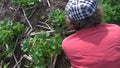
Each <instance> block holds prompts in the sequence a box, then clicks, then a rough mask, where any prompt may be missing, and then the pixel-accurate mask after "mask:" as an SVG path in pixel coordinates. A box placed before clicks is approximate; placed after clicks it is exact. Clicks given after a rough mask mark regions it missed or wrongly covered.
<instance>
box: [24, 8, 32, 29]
mask: <svg viewBox="0 0 120 68" xmlns="http://www.w3.org/2000/svg"><path fill="white" fill-rule="evenodd" d="M22 11H23V15H24V17H25V19H26V21H27V23H28V25H29V26H30V28H31V29H33V27H32V25H31V23H30V21H29V20H28V18H27V16H26V14H25V10H24V9H23V8H22Z"/></svg>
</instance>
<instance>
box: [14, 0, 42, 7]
mask: <svg viewBox="0 0 120 68" xmlns="http://www.w3.org/2000/svg"><path fill="white" fill-rule="evenodd" d="M12 1H13V3H14V4H17V5H20V6H30V5H34V4H35V3H40V2H41V0H12Z"/></svg>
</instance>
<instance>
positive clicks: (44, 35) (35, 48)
mask: <svg viewBox="0 0 120 68" xmlns="http://www.w3.org/2000/svg"><path fill="white" fill-rule="evenodd" d="M61 41H62V37H61V35H59V34H54V35H51V34H50V33H49V32H46V31H41V32H40V33H39V34H37V35H35V36H34V37H33V38H32V37H31V38H28V39H26V40H25V41H24V42H23V43H22V44H21V50H23V51H24V52H26V53H28V54H30V55H31V56H32V58H33V61H34V63H33V65H31V66H30V67H31V68H33V67H34V68H46V67H47V66H48V65H49V64H51V63H52V61H51V60H52V58H53V57H54V56H55V55H56V54H59V53H60V52H61Z"/></svg>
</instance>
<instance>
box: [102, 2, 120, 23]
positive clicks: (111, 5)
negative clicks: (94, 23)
mask: <svg viewBox="0 0 120 68" xmlns="http://www.w3.org/2000/svg"><path fill="white" fill-rule="evenodd" d="M119 3H120V0H115V1H113V0H104V1H103V9H104V17H103V19H104V21H105V22H107V23H116V24H120V23H119V21H120V13H119V10H120V4H119Z"/></svg>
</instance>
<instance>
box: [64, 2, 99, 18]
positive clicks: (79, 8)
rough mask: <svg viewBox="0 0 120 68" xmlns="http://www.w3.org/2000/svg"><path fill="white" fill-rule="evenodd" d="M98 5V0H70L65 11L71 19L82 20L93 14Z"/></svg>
mask: <svg viewBox="0 0 120 68" xmlns="http://www.w3.org/2000/svg"><path fill="white" fill-rule="evenodd" d="M97 5H98V4H97V0H69V1H68V3H67V5H66V7H65V11H66V13H67V15H68V17H69V18H70V19H72V20H81V19H85V18H86V17H89V16H91V15H92V14H93V13H94V12H95V11H96V8H97Z"/></svg>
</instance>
